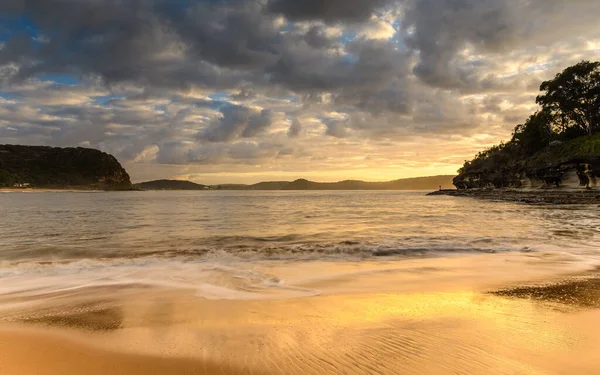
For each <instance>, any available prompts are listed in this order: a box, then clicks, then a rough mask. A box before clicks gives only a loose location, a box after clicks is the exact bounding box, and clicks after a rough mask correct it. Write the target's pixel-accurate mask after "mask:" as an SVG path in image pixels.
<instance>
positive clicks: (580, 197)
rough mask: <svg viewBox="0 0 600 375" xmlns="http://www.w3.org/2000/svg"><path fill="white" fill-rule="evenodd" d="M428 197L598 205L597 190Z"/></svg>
mask: <svg viewBox="0 0 600 375" xmlns="http://www.w3.org/2000/svg"><path fill="white" fill-rule="evenodd" d="M427 195H428V196H449V197H466V198H476V199H483V200H489V201H503V202H515V203H526V204H555V205H576V204H583V205H594V204H598V205H600V191H597V190H580V191H575V190H562V191H561V190H515V189H489V190H483V189H469V190H439V191H434V192H431V193H429V194H427Z"/></svg>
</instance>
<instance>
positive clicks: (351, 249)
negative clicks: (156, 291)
mask: <svg viewBox="0 0 600 375" xmlns="http://www.w3.org/2000/svg"><path fill="white" fill-rule="evenodd" d="M290 238H291V237H290ZM261 241H263V243H262V244H261V245H260V246H257V245H255V244H234V245H231V244H229V245H227V244H225V242H224V244H223V245H222V246H218V245H214V244H213V245H208V246H207V245H197V244H194V243H179V244H171V245H170V246H160V244H155V247H154V248H153V249H111V250H107V249H101V250H98V251H96V250H94V249H84V248H80V247H77V246H73V247H71V246H64V247H60V246H52V247H41V248H39V249H32V246H27V251H26V252H25V251H19V249H15V250H13V251H11V252H6V253H5V254H3V255H4V256H5V260H4V261H0V267H3V268H5V267H8V266H10V265H11V264H12V265H18V264H21V263H34V264H35V263H37V264H41V265H44V264H54V263H57V264H60V263H64V262H67V263H68V262H74V261H80V260H85V259H90V260H93V259H96V260H116V259H178V260H181V261H195V260H223V261H228V260H230V261H253V260H317V259H337V258H344V259H358V260H360V259H365V258H380V257H394V256H395V257H433V256H444V255H449V254H477V253H481V254H491V253H503V252H533V251H536V250H535V249H534V248H533V247H531V246H523V245H522V244H515V243H509V242H500V243H498V242H499V241H495V240H491V239H478V240H473V241H470V243H468V242H467V243H465V242H460V241H453V242H444V241H439V242H438V243H435V242H433V241H429V243H420V241H412V242H413V243H406V242H395V241H390V242H387V243H377V242H368V241H356V240H345V241H341V242H335V243H280V242H279V241H277V240H275V239H270V240H269V239H261ZM8 255H11V256H10V257H8V258H7V257H6V256H8Z"/></svg>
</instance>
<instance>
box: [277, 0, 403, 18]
mask: <svg viewBox="0 0 600 375" xmlns="http://www.w3.org/2000/svg"><path fill="white" fill-rule="evenodd" d="M393 2H394V0H328V1H322V0H304V1H297V0H271V1H270V2H269V5H268V10H269V11H271V12H274V13H278V14H282V15H284V16H285V17H287V18H288V19H290V20H292V21H303V20H322V21H325V22H343V21H347V22H359V21H364V20H367V19H369V17H370V16H371V14H373V12H375V11H376V10H378V9H381V8H383V7H385V6H386V5H388V4H390V3H393Z"/></svg>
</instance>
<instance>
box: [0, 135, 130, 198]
mask: <svg viewBox="0 0 600 375" xmlns="http://www.w3.org/2000/svg"><path fill="white" fill-rule="evenodd" d="M15 186H17V187H34V188H57V189H59V188H82V189H119V190H120V189H129V188H131V183H130V181H129V175H128V174H127V172H126V171H125V169H123V167H121V164H119V162H118V161H117V159H115V158H114V157H113V156H112V155H109V154H106V153H104V152H101V151H98V150H93V149H86V148H81V147H78V148H57V147H42V146H17V145H0V187H15Z"/></svg>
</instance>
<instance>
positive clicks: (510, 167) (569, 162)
mask: <svg viewBox="0 0 600 375" xmlns="http://www.w3.org/2000/svg"><path fill="white" fill-rule="evenodd" d="M453 183H454V185H455V186H456V187H457V188H458V189H490V188H520V189H538V188H543V189H562V190H585V189H598V188H600V134H595V135H593V136H584V137H579V138H575V139H572V140H570V141H568V142H565V143H556V144H553V145H550V146H548V147H546V148H545V149H543V150H542V151H540V152H537V153H535V154H534V155H532V156H530V157H528V158H523V159H514V160H511V159H510V158H506V159H505V160H500V161H498V160H493V158H488V160H484V161H483V162H480V163H478V164H476V165H471V166H470V167H469V168H463V170H461V172H460V174H459V175H458V176H457V177H456V178H454V181H453Z"/></svg>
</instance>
